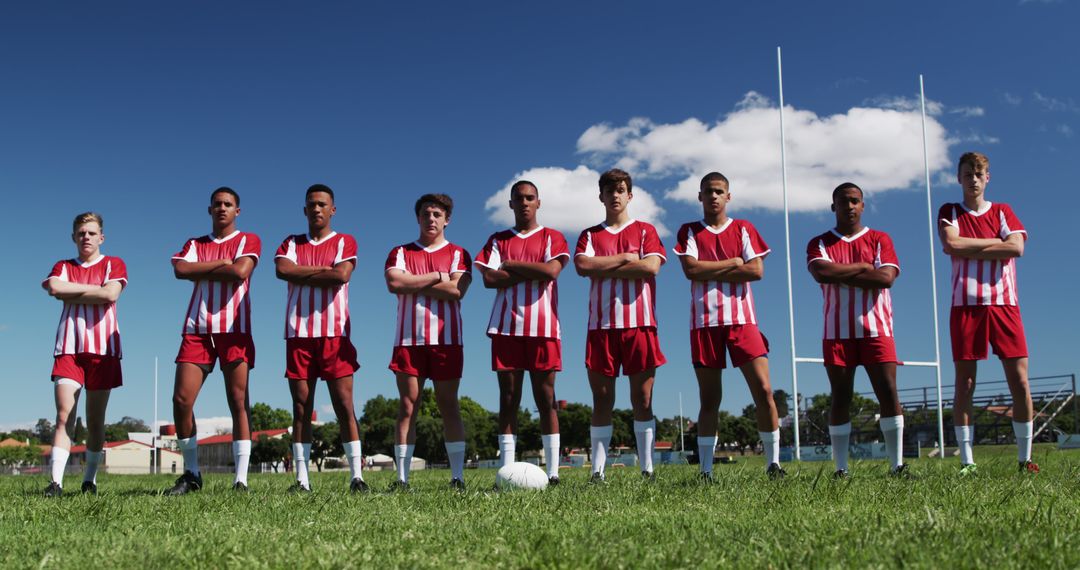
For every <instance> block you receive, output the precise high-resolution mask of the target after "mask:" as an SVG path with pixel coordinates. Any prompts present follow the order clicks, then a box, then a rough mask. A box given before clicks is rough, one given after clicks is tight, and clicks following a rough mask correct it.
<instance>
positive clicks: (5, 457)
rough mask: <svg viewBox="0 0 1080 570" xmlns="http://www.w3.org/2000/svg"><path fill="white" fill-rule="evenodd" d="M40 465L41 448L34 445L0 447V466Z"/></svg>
mask: <svg viewBox="0 0 1080 570" xmlns="http://www.w3.org/2000/svg"><path fill="white" fill-rule="evenodd" d="M40 463H41V448H40V447H38V446H37V445H36V444H30V445H13V446H11V447H0V465H2V466H4V467H24V466H27V465H38V464H40Z"/></svg>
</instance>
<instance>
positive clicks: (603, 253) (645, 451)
mask: <svg viewBox="0 0 1080 570" xmlns="http://www.w3.org/2000/svg"><path fill="white" fill-rule="evenodd" d="M599 186H600V196H599V199H600V201H601V202H602V203H603V204H604V212H605V216H604V222H603V223H602V224H599V225H596V226H593V227H591V228H588V229H586V230H585V231H583V232H581V236H580V237H579V238H578V242H577V247H576V248H575V250H574V267H575V268H576V269H577V272H578V275H581V276H583V277H588V278H589V280H590V282H591V285H590V289H589V333H588V340H587V342H586V345H585V367H586V369H587V370H588V375H589V387H590V388H592V393H593V416H592V428H591V430H590V431H591V434H590V435H591V439H592V452H593V457H592V460H593V475H592V480H593V481H595V482H601V481H603V480H604V467H605V462H606V461H607V450H608V447H609V446H610V444H611V434H612V410H613V409H614V407H615V379H616V377H618V376H619V373H620V369H621V371H622V373H623V374H626V375H627V376H629V377H630V403H631V404H632V406H633V413H634V435H635V436H636V439H637V450H638V462H639V464H640V466H641V473H642V476H643V477H644V478H646V479H652V478H653V461H652V459H653V457H652V456H653V448H654V446H655V437H656V418H655V417H654V416H653V411H652V394H653V383H654V381H655V379H656V368H657V367H659V366H661V365H663V364H664V363H665V362H667V359H666V358H664V354H663V353H662V352H661V351H660V340H659V338H658V337H657V334H656V275H657V274H658V273H659V272H660V266H661V265H663V264H664V263H665V262H666V261H667V256H666V253H667V252H666V251H665V250H664V244H663V243H661V242H660V236H659V235H658V234H657V232H656V228H655V227H653V225H652V224H649V223H646V222H641V221H637V220H634V219H631V218H630V214H629V212H628V211H627V207H628V206H629V205H630V201H631V200H633V198H634V194H633V182H632V180H631V179H630V175H629V174H627V173H626V172H625V171H622V170H619V169H612V170H609V171H607V172H605V173H604V174H603V175H601V176H600V181H599Z"/></svg>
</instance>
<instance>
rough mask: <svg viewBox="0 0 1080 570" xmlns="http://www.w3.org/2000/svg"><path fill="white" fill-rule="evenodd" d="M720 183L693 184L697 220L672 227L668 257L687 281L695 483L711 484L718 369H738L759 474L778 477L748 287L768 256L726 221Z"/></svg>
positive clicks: (741, 223) (762, 353)
mask: <svg viewBox="0 0 1080 570" xmlns="http://www.w3.org/2000/svg"><path fill="white" fill-rule="evenodd" d="M728 184H729V182H728V179H727V177H726V176H724V175H723V174H720V173H719V172H710V173H709V174H706V175H705V177H704V178H702V179H701V184H700V189H699V191H698V201H699V202H701V209H702V214H703V219H702V220H701V221H699V222H691V223H688V224H683V226H682V227H681V228H679V234H678V243H676V245H675V249H674V251H675V254H676V255H678V256H679V261H680V262H681V263H682V268H683V274H685V275H686V278H687V279H689V280H690V353H691V358H692V359H693V363H694V373H695V374H696V375H697V380H698V390H699V393H700V397H701V410H700V411H699V412H698V457H699V458H700V464H701V476H702V478H703V479H704V480H706V481H711V480H712V463H713V453H714V450H715V449H716V441H717V438H716V422H717V412H718V410H719V408H720V400H721V397H722V394H723V392H722V386H721V384H720V376H721V373H722V371H723V368H724V367H725V353H728V354H730V355H731V365H732V366H734V367H736V368H738V369H740V370H741V371H742V373H743V377H744V378H745V379H746V384H747V386H749V387H750V394H751V396H753V398H754V404H755V405H756V408H757V412H756V413H757V427H758V435H759V436H761V445H762V448H763V449H764V451H765V472H766V473H767V474H768V476H769V477H772V478H779V477H783V476H784V469H783V468H782V467H780V463H779V461H780V424H779V421H778V419H777V417H776V404H775V402H773V394H772V386H771V385H770V383H769V357H768V355H769V343H768V341H767V340H766V339H765V335H763V334H761V331H760V330H759V329H758V326H757V316H756V314H755V309H754V295H753V293H752V292H751V291H750V282H751V281H757V280H759V279H761V277H762V275H763V274H764V272H765V263H764V260H765V256H766V255H768V254H769V252H770V251H771V250H770V249H769V246H768V245H766V244H765V240H764V239H762V237H761V234H759V233H758V231H757V229H756V228H755V227H754V226H753V224H751V223H750V222H747V221H745V220H736V219H733V218H729V217H728V215H727V204H728V202H729V201H730V200H731V192H730V191H729V189H728Z"/></svg>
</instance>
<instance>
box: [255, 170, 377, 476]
mask: <svg viewBox="0 0 1080 570" xmlns="http://www.w3.org/2000/svg"><path fill="white" fill-rule="evenodd" d="M336 213H337V206H336V205H335V204H334V191H333V190H331V189H330V187H329V186H326V185H323V184H315V185H314V186H311V187H310V188H308V189H307V192H306V193H305V195H304V215H305V216H306V217H307V220H308V233H307V234H306V235H305V234H300V235H293V236H289V237H288V238H286V239H285V241H284V242H283V243H282V244H281V247H279V248H278V250H277V254H276V255H275V256H274V265H275V267H276V269H277V276H278V279H282V280H284V281H287V282H288V283H289V292H288V297H287V301H286V306H285V377H286V378H287V379H288V380H289V392H290V393H291V394H292V401H293V432H292V433H293V462H294V464H295V466H296V484H295V485H294V486H293V487H292V488H291V489H292V490H293V491H294V492H301V493H304V492H310V491H311V483H310V482H309V480H308V461H309V460H310V459H311V437H312V436H311V415H312V413H314V411H315V387H316V384H317V383H318V380H319V378H322V379H323V380H324V381H325V382H326V387H327V389H328V390H329V391H330V402H331V403H332V404H333V406H334V412H335V413H336V414H337V419H338V425H339V426H340V428H341V441H342V445H343V446H344V447H345V456H346V457H347V458H348V460H349V490H350V491H352V492H353V493H357V492H364V491H367V490H368V486H367V483H365V482H364V476H363V474H362V473H361V468H362V466H363V462H364V456H363V454H362V451H361V445H360V431H359V429H358V428H357V425H356V414H355V411H354V410H353V374H354V373H355V372H356V371H357V369H359V368H360V363H359V362H357V360H356V348H355V347H354V346H353V344H352V341H351V340H350V339H349V332H350V328H351V324H350V321H349V280H350V279H351V278H352V272H353V268H355V267H356V250H357V247H356V240H355V239H353V237H352V236H351V235H348V234H341V233H338V232H335V231H334V230H333V229H331V227H330V220H331V218H333V217H334V214H336Z"/></svg>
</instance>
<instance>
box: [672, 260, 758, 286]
mask: <svg viewBox="0 0 1080 570" xmlns="http://www.w3.org/2000/svg"><path fill="white" fill-rule="evenodd" d="M762 259H763V258H762V257H755V258H754V259H751V260H750V261H743V258H741V257H732V258H730V259H724V260H722V261H702V260H700V259H698V258H696V257H693V256H690V255H680V256H679V262H680V263H682V270H683V275H686V278H687V279H689V280H691V281H723V282H726V283H747V282H750V281H758V280H760V279H761V277H762V275H764V274H765V263H764V262H763V261H762Z"/></svg>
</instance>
